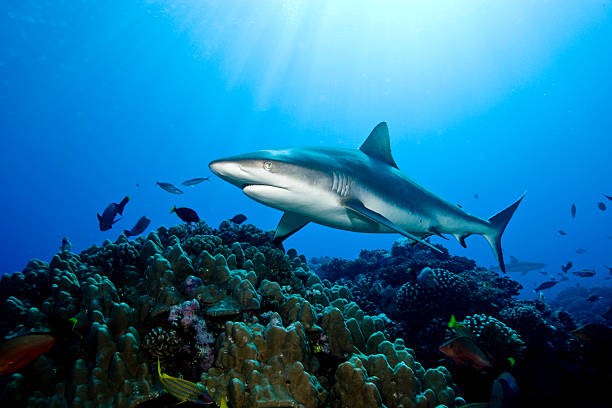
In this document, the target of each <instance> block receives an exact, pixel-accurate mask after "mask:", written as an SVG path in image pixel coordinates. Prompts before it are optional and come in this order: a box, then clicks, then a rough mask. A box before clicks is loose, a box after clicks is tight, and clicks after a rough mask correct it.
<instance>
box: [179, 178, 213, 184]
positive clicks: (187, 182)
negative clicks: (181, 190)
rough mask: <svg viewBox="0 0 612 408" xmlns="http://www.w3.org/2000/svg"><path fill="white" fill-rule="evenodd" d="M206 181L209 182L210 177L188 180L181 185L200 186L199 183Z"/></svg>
mask: <svg viewBox="0 0 612 408" xmlns="http://www.w3.org/2000/svg"><path fill="white" fill-rule="evenodd" d="M208 180H210V177H196V178H192V179H189V180H185V181H183V182H182V183H181V184H182V185H184V186H195V185H196V184H200V183H201V182H203V181H208Z"/></svg>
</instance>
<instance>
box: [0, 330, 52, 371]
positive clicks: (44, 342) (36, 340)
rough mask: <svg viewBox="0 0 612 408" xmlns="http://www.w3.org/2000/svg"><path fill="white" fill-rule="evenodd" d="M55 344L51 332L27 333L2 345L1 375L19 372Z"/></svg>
mask: <svg viewBox="0 0 612 408" xmlns="http://www.w3.org/2000/svg"><path fill="white" fill-rule="evenodd" d="M54 344H55V337H53V336H52V335H50V334H25V335H23V336H19V337H15V338H12V339H10V340H8V341H6V342H4V343H2V344H1V345H0V375H5V374H11V373H14V372H17V371H19V370H21V369H22V368H24V367H25V366H27V365H28V364H30V363H31V362H32V361H34V360H35V359H36V358H37V357H39V356H41V355H42V354H45V353H46V352H48V351H49V350H51V348H52V347H53V345H54Z"/></svg>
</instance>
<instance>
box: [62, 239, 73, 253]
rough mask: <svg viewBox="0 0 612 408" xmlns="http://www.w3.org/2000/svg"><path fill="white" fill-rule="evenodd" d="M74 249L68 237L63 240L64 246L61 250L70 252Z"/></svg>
mask: <svg viewBox="0 0 612 408" xmlns="http://www.w3.org/2000/svg"><path fill="white" fill-rule="evenodd" d="M71 249H72V243H71V242H70V240H69V239H68V238H67V237H64V238H62V245H61V246H60V250H61V251H62V252H70V250H71Z"/></svg>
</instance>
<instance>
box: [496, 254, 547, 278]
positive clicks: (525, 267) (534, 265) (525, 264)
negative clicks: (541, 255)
mask: <svg viewBox="0 0 612 408" xmlns="http://www.w3.org/2000/svg"><path fill="white" fill-rule="evenodd" d="M546 266H548V265H547V264H545V263H541V262H531V261H522V260H519V259H518V258H516V257H514V256H510V263H509V264H508V265H507V266H506V271H507V272H520V273H522V274H523V276H525V274H526V273H527V272H529V271H539V270H541V269H543V268H546ZM489 269H490V270H492V271H495V272H497V271H499V270H500V269H499V267H496V266H492V267H490V268H489Z"/></svg>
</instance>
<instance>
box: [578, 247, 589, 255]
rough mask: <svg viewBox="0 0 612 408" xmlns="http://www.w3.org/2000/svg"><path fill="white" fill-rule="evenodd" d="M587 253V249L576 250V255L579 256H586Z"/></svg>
mask: <svg viewBox="0 0 612 408" xmlns="http://www.w3.org/2000/svg"><path fill="white" fill-rule="evenodd" d="M586 251H587V250H586V249H584V248H578V249H577V250H576V253H577V254H584V253H585V252H586Z"/></svg>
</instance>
